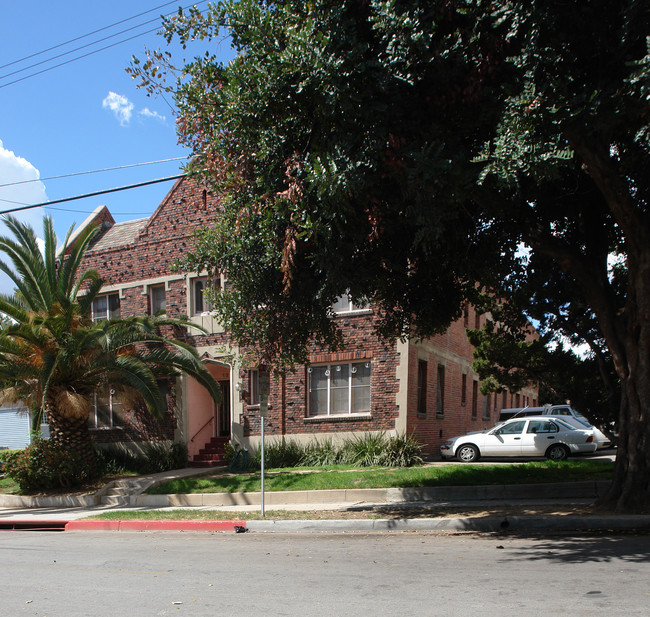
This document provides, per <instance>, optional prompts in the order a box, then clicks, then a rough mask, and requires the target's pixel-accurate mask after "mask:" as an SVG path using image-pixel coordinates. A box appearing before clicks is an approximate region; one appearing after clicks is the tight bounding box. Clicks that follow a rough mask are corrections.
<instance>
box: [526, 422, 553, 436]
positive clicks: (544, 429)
mask: <svg viewBox="0 0 650 617" xmlns="http://www.w3.org/2000/svg"><path fill="white" fill-rule="evenodd" d="M526 432H527V433H557V425H555V424H554V423H553V422H550V421H548V420H531V421H530V422H529V423H528V429H527V430H526Z"/></svg>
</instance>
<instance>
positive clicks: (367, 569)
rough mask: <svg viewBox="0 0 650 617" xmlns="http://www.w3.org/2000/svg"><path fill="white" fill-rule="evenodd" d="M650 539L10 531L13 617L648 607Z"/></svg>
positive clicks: (511, 613) (507, 616)
mask: <svg viewBox="0 0 650 617" xmlns="http://www.w3.org/2000/svg"><path fill="white" fill-rule="evenodd" d="M649 557H650V536H647V535H641V536H633V535H623V536H610V535H591V536H580V537H577V536H561V535H560V536H553V535H551V536H529V537H511V536H509V535H499V534H484V535H470V534H431V533H422V532H421V533H417V534H412V533H403V532H401V533H400V532H393V533H374V534H365V533H364V534H361V533H356V534H355V533H350V534H336V533H330V534H222V533H215V534H206V533H178V532H168V533H149V532H147V533H134V532H131V533H122V534H106V533H95V532H88V533H83V534H69V533H60V532H40V533H36V532H21V533H11V532H4V533H0V564H1V566H0V567H1V568H2V577H1V578H0V581H2V582H1V585H2V587H1V589H2V596H1V597H2V614H3V615H8V616H14V615H26V616H33V617H44V616H46V617H82V616H83V617H87V616H88V615H92V616H93V617H115V616H116V615H128V616H129V617H147V616H152V617H153V616H160V615H191V616H207V615H223V616H226V615H228V616H230V615H272V616H284V615H309V616H310V617H321V616H322V617H332V616H343V615H355V616H356V615H372V616H373V617H375V616H376V617H388V616H390V617H394V616H395V615H399V616H400V617H408V616H414V617H415V616H418V617H421V616H422V615H425V616H426V615H436V616H437V615H444V616H450V617H454V616H457V615H458V616H460V615H463V616H466V615H468V614H469V615H472V616H473V617H483V616H485V617H488V616H489V617H493V616H494V615H499V617H525V616H533V615H534V616H537V615H543V614H554V615H571V616H572V617H575V616H581V615H585V616H589V617H599V616H600V615H603V616H604V615H607V616H608V617H612V616H617V615H625V616H627V617H637V616H638V617H641V616H643V617H645V616H646V615H648V614H650V584H649V581H650V558H649Z"/></svg>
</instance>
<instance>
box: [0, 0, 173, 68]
mask: <svg viewBox="0 0 650 617" xmlns="http://www.w3.org/2000/svg"><path fill="white" fill-rule="evenodd" d="M176 2H177V0H172V2H166V3H165V4H161V5H160V6H156V7H154V8H153V9H149V10H148V11H144V12H143V13H138V14H137V15H133V16H132V17H127V18H126V19H122V20H120V21H116V22H115V23H113V24H110V25H108V26H104V27H103V28H98V29H97V30H93V31H92V32H88V33H87V34H82V35H81V36H78V37H75V38H74V39H70V40H69V41H65V42H63V43H59V44H58V45H53V46H52V47H48V48H47V49H44V50H42V51H37V52H36V53H33V54H31V55H29V56H25V57H24V58H19V59H18V60H14V61H13V62H9V63H7V64H3V65H2V66H0V69H5V68H7V67H8V66H13V65H14V64H18V63H20V62H24V61H25V60H29V59H31V58H35V57H36V56H42V55H43V54H46V53H47V52H48V51H53V50H54V49H58V48H59V47H65V46H66V45H69V44H70V43H74V42H75V41H80V40H81V39H85V38H88V37H89V36H92V35H93V34H97V33H98V32H103V31H104V30H109V29H110V28H113V27H114V26H119V25H120V24H123V23H126V22H127V21H131V20H133V19H137V18H138V17H142V16H143V15H146V14H147V13H153V12H154V11H157V10H158V9H162V8H164V7H166V6H169V5H170V4H176ZM147 23H149V22H147Z"/></svg>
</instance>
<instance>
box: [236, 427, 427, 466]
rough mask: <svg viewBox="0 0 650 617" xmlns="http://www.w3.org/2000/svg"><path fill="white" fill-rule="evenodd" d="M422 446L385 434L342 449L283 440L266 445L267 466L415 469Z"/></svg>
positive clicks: (255, 457) (256, 456)
mask: <svg viewBox="0 0 650 617" xmlns="http://www.w3.org/2000/svg"><path fill="white" fill-rule="evenodd" d="M235 452H236V450H235V448H234V446H232V445H230V444H229V447H227V449H226V461H227V462H228V463H230V462H231V461H232V459H233V457H234V455H235ZM421 452H422V445H421V444H420V443H418V441H417V440H416V439H415V438H414V437H412V436H406V435H397V436H396V437H388V436H387V435H386V433H373V434H371V433H367V434H364V435H362V436H360V437H352V438H351V439H348V440H346V441H344V442H343V443H342V444H341V445H338V446H337V445H334V443H332V441H331V440H326V441H323V442H319V441H318V440H314V441H313V442H311V443H309V444H306V445H300V444H298V443H297V442H295V441H291V440H286V439H283V440H282V441H272V442H270V443H268V444H265V452H264V463H265V467H268V468H282V467H321V466H329V465H340V464H345V465H357V466H359V467H412V466H414V465H421V464H422V457H421V456H420V454H421ZM248 460H249V464H248V469H250V470H258V469H260V467H261V452H260V449H259V448H258V449H256V450H255V451H254V452H253V453H252V456H249V459H248Z"/></svg>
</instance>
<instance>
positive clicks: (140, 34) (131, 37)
mask: <svg viewBox="0 0 650 617" xmlns="http://www.w3.org/2000/svg"><path fill="white" fill-rule="evenodd" d="M207 1H208V0H202V1H201V2H196V3H194V4H188V5H187V6H185V7H183V8H189V7H190V6H195V5H198V4H204V3H205V2H207ZM170 4H171V3H170ZM163 6H164V5H163ZM152 10H155V9H152ZM168 15H173V13H168V14H167V16H168ZM152 21H158V20H157V19H153V20H150V21H147V22H144V23H142V24H140V26H144V25H146V24H148V23H151V22H152ZM140 26H133V28H128V29H126V30H123V31H122V32H118V33H117V34H112V35H110V36H107V37H104V38H103V39H100V40H98V41H95V42H93V43H88V44H87V45H82V46H81V47H78V48H77V49H73V50H72V51H69V52H65V53H63V54H59V55H58V56H54V57H53V58H49V59H48V60H43V61H41V62H37V63H36V64H33V65H31V67H26V68H24V69H19V70H17V71H13V72H12V73H7V74H6V75H3V76H0V79H4V78H5V77H9V76H10V75H14V74H16V73H21V72H23V71H25V70H27V69H28V68H32V67H34V66H39V65H41V64H44V63H46V62H50V61H51V60H54V59H55V58H60V57H62V56H66V55H68V54H71V53H73V52H74V51H77V50H79V49H84V48H85V47H89V46H91V45H96V44H97V43H101V42H102V41H106V40H108V39H109V38H112V37H114V36H118V35H119V34H123V33H124V32H129V31H130V30H133V29H134V28H138V27H140ZM107 27H110V26H107ZM157 30H158V27H155V28H152V29H151V30H146V31H144V32H140V33H139V34H136V35H134V36H130V37H128V38H126V39H122V40H121V41H117V42H115V43H112V44H111V45H105V46H104V47H100V48H99V49H95V50H93V51H89V52H88V53H87V54H82V55H81V56H77V57H75V58H71V59H70V60H66V61H65V62H60V63H59V64H55V65H54V66H50V67H47V68H45V69H42V70H40V71H36V72H35V73H30V74H29V75H25V76H24V77H21V78H19V79H14V80H13V81H9V82H7V83H6V84H2V85H0V88H5V87H6V86H11V85H13V84H17V83H19V82H21V81H25V80H26V79H29V78H30V77H36V76H37V75H41V74H42V73H47V72H48V71H51V70H53V69H57V68H59V67H61V66H65V65H66V64H70V63H71V62H75V61H76V60H81V59H83V58H87V57H88V56H92V55H93V54H96V53H99V52H100V51H104V50H106V49H110V48H111V47H116V46H117V45H120V44H122V43H126V42H127V41H131V40H133V39H135V38H138V37H139V36H144V35H145V34H151V33H152V32H156V31H157ZM65 44H66V43H62V45H65ZM57 47H59V46H57ZM11 64H15V63H14V62H12V63H11ZM4 66H5V67H7V66H10V65H9V64H5V65H4ZM0 68H3V67H0ZM168 105H169V103H168ZM170 107H171V106H170Z"/></svg>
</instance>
